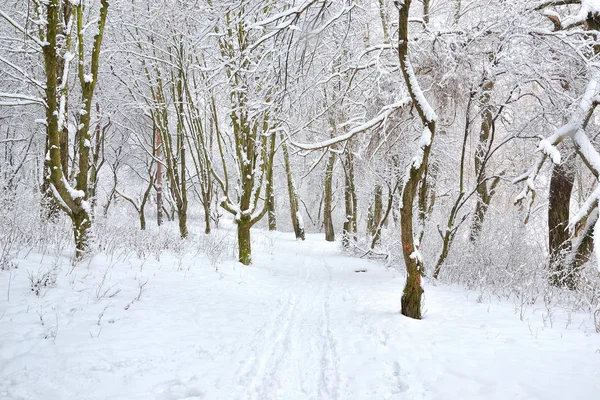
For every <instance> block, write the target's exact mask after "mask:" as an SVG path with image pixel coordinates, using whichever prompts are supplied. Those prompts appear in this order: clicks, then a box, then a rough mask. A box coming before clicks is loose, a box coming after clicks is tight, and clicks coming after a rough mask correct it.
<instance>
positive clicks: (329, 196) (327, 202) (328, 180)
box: [323, 153, 335, 242]
mask: <svg viewBox="0 0 600 400" xmlns="http://www.w3.org/2000/svg"><path fill="white" fill-rule="evenodd" d="M334 165H335V154H334V153H329V159H328V160H327V167H326V168H325V199H324V206H323V225H324V227H325V240H326V241H328V242H333V241H335V230H334V229H333V218H332V209H333V167H334Z"/></svg>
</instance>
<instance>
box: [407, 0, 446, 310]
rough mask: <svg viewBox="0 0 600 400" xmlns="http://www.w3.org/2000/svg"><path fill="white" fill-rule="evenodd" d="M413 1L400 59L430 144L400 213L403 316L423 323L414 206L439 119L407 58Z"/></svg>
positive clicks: (410, 177)
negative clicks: (404, 277)
mask: <svg viewBox="0 0 600 400" xmlns="http://www.w3.org/2000/svg"><path fill="white" fill-rule="evenodd" d="M410 5H411V0H405V1H404V3H402V4H400V5H399V19H398V21H399V23H398V56H399V59H400V67H401V70H402V75H403V77H404V82H405V84H406V86H407V88H408V91H409V93H410V97H411V98H412V101H413V104H414V106H415V108H416V110H417V112H418V114H419V117H420V119H421V121H422V123H423V125H424V126H425V129H426V130H428V131H429V132H426V131H424V132H423V135H424V136H425V134H426V133H427V135H426V136H428V140H423V139H422V140H421V141H420V143H421V144H420V150H419V153H420V156H421V159H420V160H418V161H419V162H417V163H415V161H411V166H410V169H409V172H408V174H407V177H406V181H405V184H404V188H403V191H402V208H401V210H400V228H401V229H400V230H401V239H402V254H403V256H404V263H405V265H406V272H407V277H406V284H405V286H404V291H403V294H402V300H401V306H402V314H403V315H405V316H407V317H409V318H415V319H421V300H422V295H423V288H422V286H421V275H422V274H423V269H424V267H423V261H422V259H421V256H420V252H419V248H418V246H417V247H416V246H415V241H414V236H413V235H414V231H413V202H414V199H415V196H416V194H417V193H416V192H417V187H418V184H419V181H420V180H421V178H422V176H423V173H424V171H425V168H426V166H427V163H428V159H429V153H430V151H431V144H432V143H433V139H434V137H435V128H436V119H437V116H436V115H435V113H433V110H431V109H430V108H431V107H430V106H429V104H428V103H427V100H426V99H425V98H424V97H423V95H422V92H421V89H420V87H419V86H418V81H417V79H416V76H415V73H414V70H413V68H412V65H411V64H410V60H409V56H408V16H409V10H410Z"/></svg>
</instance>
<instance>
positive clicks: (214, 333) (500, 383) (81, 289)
mask: <svg viewBox="0 0 600 400" xmlns="http://www.w3.org/2000/svg"><path fill="white" fill-rule="evenodd" d="M225 222H227V221H224V222H223V226H224V227H223V228H222V230H221V232H228V233H226V234H227V235H231V237H230V238H231V239H232V237H233V235H234V234H235V226H233V225H231V222H229V223H228V224H226V223H225ZM198 229H200V228H199V227H198ZM253 235H254V236H253V238H254V243H253V251H254V254H253V259H254V262H255V263H254V264H253V265H252V266H250V267H244V266H242V265H241V264H238V263H236V262H234V261H233V260H231V259H227V260H225V261H223V262H222V263H221V264H219V265H218V272H217V271H215V267H214V266H212V265H211V263H210V262H209V260H208V259H207V258H206V257H205V256H202V255H198V254H197V253H196V252H191V253H190V254H183V255H175V254H171V255H167V254H163V255H162V256H161V258H160V260H161V261H160V262H159V261H156V259H153V258H149V259H145V260H143V259H136V258H133V257H129V256H126V257H117V259H120V261H116V260H113V258H112V257H111V256H109V255H99V256H96V257H95V258H94V259H92V260H91V261H90V262H89V263H85V264H84V265H79V266H77V267H75V268H74V269H72V270H71V268H70V267H69V264H68V259H67V258H66V257H63V256H60V255H57V256H49V255H45V256H44V255H42V254H35V253H31V254H29V255H28V256H27V258H21V259H17V260H16V262H17V263H18V268H17V269H13V270H11V271H0V278H1V279H0V282H1V283H2V287H1V289H2V300H0V373H1V374H2V379H0V398H6V399H15V400H16V399H42V398H43V399H81V400H85V399H115V400H118V399H122V400H125V399H127V400H137V399H163V400H165V399H286V400H300V399H316V398H320V399H373V400H381V399H457V398H460V399H461V400H462V399H508V398H511V399H545V400H547V399H550V400H551V399H561V400H562V399H569V398H576V399H581V400H585V399H596V398H597V395H598V392H599V391H600V354H599V349H600V335H598V334H595V333H592V330H590V326H589V320H588V319H586V318H587V316H582V315H578V314H573V315H572V316H571V318H572V323H571V324H570V325H568V328H567V327H566V324H563V323H562V321H560V320H559V317H560V315H559V314H558V313H557V314H556V315H555V316H554V318H555V324H554V328H546V327H544V326H543V325H542V322H541V320H542V316H541V314H542V313H541V312H538V313H532V314H530V315H527V316H526V320H525V322H522V321H520V320H519V316H518V313H515V307H514V305H512V304H509V303H502V302H497V301H493V302H483V303H481V302H478V301H477V300H476V299H477V294H476V293H474V292H468V291H465V290H463V289H459V288H456V287H450V286H445V285H436V286H434V285H431V284H429V283H428V282H426V287H425V290H426V292H425V297H426V300H425V310H426V311H425V317H424V319H423V320H421V321H416V320H412V319H408V318H405V317H403V316H401V315H400V314H399V312H398V310H399V305H400V296H401V294H402V289H401V288H402V286H403V283H404V275H403V274H402V273H398V272H397V271H396V270H394V269H390V270H388V269H386V268H384V267H383V266H382V265H380V264H377V263H375V262H370V261H367V260H364V259H358V258H352V257H348V256H344V255H342V254H341V253H340V250H339V247H338V244H336V243H328V242H325V241H324V240H323V238H322V235H308V236H307V240H306V242H296V241H295V240H294V235H293V234H290V233H277V232H276V233H266V232H262V231H255V230H253ZM229 253H231V252H229ZM55 264H56V265H59V266H60V267H59V268H58V269H53V267H52V265H55ZM357 268H362V269H366V270H367V272H366V273H362V274H357V273H355V272H354V270H355V269H357ZM44 273H47V274H49V276H55V277H56V283H55V284H52V285H51V287H49V288H46V289H43V290H42V292H41V293H40V296H39V297H38V296H36V295H35V294H34V293H33V292H32V291H31V289H30V284H29V279H28V275H29V274H31V275H32V276H40V275H42V274H44ZM9 282H10V288H8V283H9ZM140 292H141V295H140ZM7 296H8V300H7ZM565 320H566V317H565ZM582 321H587V322H588V325H586V323H585V322H582ZM559 322H560V323H559ZM586 326H587V327H586Z"/></svg>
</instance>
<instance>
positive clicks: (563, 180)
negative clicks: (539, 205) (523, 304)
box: [548, 157, 575, 288]
mask: <svg viewBox="0 0 600 400" xmlns="http://www.w3.org/2000/svg"><path fill="white" fill-rule="evenodd" d="M570 161H571V157H570V158H569V159H568V160H565V161H564V162H562V163H561V164H555V165H554V167H553V169H552V178H551V179H550V194H549V196H548V248H549V250H550V271H551V272H552V275H551V276H550V283H551V284H552V285H554V286H559V287H562V286H567V287H569V288H572V287H573V286H574V283H575V282H574V279H573V278H574V277H573V275H572V269H573V268H572V267H573V266H572V265H567V262H566V261H567V260H568V259H569V258H570V257H567V255H568V254H569V253H570V252H571V238H570V235H569V231H568V229H567V226H568V224H569V205H570V201H571V192H572V190H573V183H574V174H573V173H572V172H571V171H572V165H570V164H571V162H570Z"/></svg>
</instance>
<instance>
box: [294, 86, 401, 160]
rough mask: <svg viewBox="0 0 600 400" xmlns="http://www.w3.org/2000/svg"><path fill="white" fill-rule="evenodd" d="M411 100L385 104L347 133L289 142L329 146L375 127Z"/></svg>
mask: <svg viewBox="0 0 600 400" xmlns="http://www.w3.org/2000/svg"><path fill="white" fill-rule="evenodd" d="M411 102H412V100H411V99H410V97H407V98H404V99H402V100H400V101H399V102H397V103H394V104H389V105H387V106H385V107H384V108H383V109H382V110H381V112H380V113H379V114H378V115H377V116H376V117H375V118H373V119H371V120H369V121H366V122H364V123H362V124H360V125H359V126H356V127H354V128H352V129H350V130H349V131H348V132H347V133H345V134H343V135H339V136H336V137H334V138H331V139H328V140H324V141H322V142H318V143H296V142H290V144H291V145H292V146H294V147H297V148H299V149H301V150H319V149H322V148H325V147H330V146H333V145H334V144H337V143H340V142H344V141H346V140H348V139H351V138H352V137H354V136H355V135H357V134H359V133H362V132H365V131H367V130H369V129H372V128H375V127H377V126H380V125H381V124H383V123H385V121H386V120H387V118H388V117H389V116H390V115H391V114H392V113H393V112H394V111H396V110H397V109H399V108H403V107H406V106H407V105H409V104H410V103H411Z"/></svg>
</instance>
